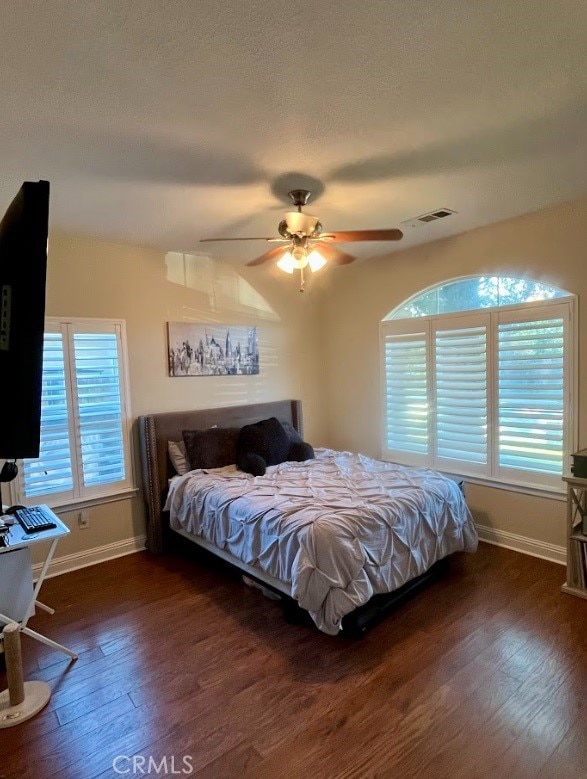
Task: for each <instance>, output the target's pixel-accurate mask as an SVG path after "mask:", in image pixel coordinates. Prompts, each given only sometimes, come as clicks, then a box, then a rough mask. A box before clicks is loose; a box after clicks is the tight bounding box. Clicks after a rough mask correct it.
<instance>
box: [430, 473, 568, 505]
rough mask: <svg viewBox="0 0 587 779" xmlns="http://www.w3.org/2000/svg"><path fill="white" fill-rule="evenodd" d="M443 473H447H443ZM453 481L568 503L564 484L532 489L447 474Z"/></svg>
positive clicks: (492, 480)
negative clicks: (458, 480) (558, 487)
mask: <svg viewBox="0 0 587 779" xmlns="http://www.w3.org/2000/svg"><path fill="white" fill-rule="evenodd" d="M443 473H445V472H444V471H443ZM446 475H447V476H450V477H451V478H453V479H456V478H458V479H462V480H463V481H464V482H465V484H478V485H479V486H481V487H491V488H493V489H495V490H505V491H506V492H519V493H522V494H523V495H532V496H533V497H535V498H547V499H548V500H559V501H566V499H567V492H566V489H565V487H564V485H563V484H562V477H561V487H560V489H557V488H556V487H531V486H530V485H529V484H513V483H511V482H507V481H498V480H497V479H488V478H483V477H482V476H465V475H464V474H457V473H452V474H450V473H447V474H446Z"/></svg>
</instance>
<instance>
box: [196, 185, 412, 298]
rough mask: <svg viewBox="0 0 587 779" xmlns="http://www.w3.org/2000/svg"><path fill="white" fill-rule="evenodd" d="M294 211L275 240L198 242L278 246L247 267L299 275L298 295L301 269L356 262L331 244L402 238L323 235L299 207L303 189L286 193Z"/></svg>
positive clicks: (385, 233)
mask: <svg viewBox="0 0 587 779" xmlns="http://www.w3.org/2000/svg"><path fill="white" fill-rule="evenodd" d="M287 194H288V195H289V197H290V198H291V200H292V202H293V204H294V206H295V207H296V208H297V211H288V212H287V213H286V214H285V219H282V221H281V222H280V223H279V225H278V227H277V231H278V233H279V236H280V237H279V238H257V237H255V238H202V239H201V242H202V243H205V242H210V241H268V242H269V243H281V244H286V245H285V246H276V247H274V248H273V249H269V250H268V251H266V252H265V253H264V254H262V255H261V256H260V257H257V258H256V259H254V260H251V262H248V263H247V265H251V266H254V265H261V264H262V263H264V262H267V261H268V260H277V263H276V264H277V266H278V267H279V268H280V269H281V270H282V271H285V273H290V274H292V273H293V272H294V270H299V271H300V278H301V286H300V292H303V291H304V268H307V267H309V268H310V270H311V271H313V272H315V271H317V270H320V268H322V267H323V266H324V265H326V263H327V262H332V263H334V264H336V265H346V264H347V263H349V262H353V260H355V259H356V257H354V256H353V255H352V254H347V253H346V252H343V251H341V250H340V249H338V248H336V246H332V244H333V243H351V242H354V241H399V240H400V238H402V237H403V233H402V231H401V230H397V229H389V230H342V231H337V232H333V233H330V232H323V229H322V223H321V222H320V220H319V219H318V217H316V216H311V215H310V214H305V213H303V211H302V208H303V206H305V205H306V203H307V202H308V201H309V200H310V197H311V195H312V193H311V192H310V191H309V190H307V189H292V190H291V192H288V193H287Z"/></svg>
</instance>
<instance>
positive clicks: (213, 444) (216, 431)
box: [181, 427, 240, 470]
mask: <svg viewBox="0 0 587 779" xmlns="http://www.w3.org/2000/svg"><path fill="white" fill-rule="evenodd" d="M239 433H240V429H239V428H238V427H211V428H208V429H207V430H183V431H182V434H181V435H182V437H183V441H184V443H185V451H186V456H187V459H188V462H189V464H190V469H191V470H194V469H195V468H223V467H224V466H225V465H232V464H233V463H236V446H237V442H238V437H239Z"/></svg>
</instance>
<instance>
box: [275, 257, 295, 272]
mask: <svg viewBox="0 0 587 779" xmlns="http://www.w3.org/2000/svg"><path fill="white" fill-rule="evenodd" d="M276 264H277V267H278V268H279V270H282V271H283V272H284V273H289V274H290V275H291V274H292V273H293V272H294V270H295V268H296V266H295V263H294V259H293V257H292V256H291V252H286V253H285V254H284V255H283V257H282V258H281V259H280V260H278V261H277V263H276Z"/></svg>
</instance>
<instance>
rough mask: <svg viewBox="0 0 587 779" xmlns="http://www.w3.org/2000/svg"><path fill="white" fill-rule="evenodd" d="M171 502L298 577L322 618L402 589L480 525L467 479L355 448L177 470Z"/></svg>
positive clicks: (222, 542) (239, 553) (300, 590)
mask: <svg viewBox="0 0 587 779" xmlns="http://www.w3.org/2000/svg"><path fill="white" fill-rule="evenodd" d="M165 509H166V510H168V511H169V512H170V525H171V527H172V528H173V529H176V530H184V531H187V532H188V533H190V534H192V535H194V536H198V537H200V538H202V539H204V540H205V541H208V542H209V543H211V544H213V545H214V546H216V547H218V548H219V549H222V550H225V551H227V552H229V553H230V554H232V555H233V556H234V557H236V558H237V559H239V560H241V561H243V562H244V563H247V564H248V565H251V566H253V567H255V568H257V569H259V570H261V571H263V572H264V573H266V574H269V575H270V576H273V577H275V578H277V579H279V580H281V581H282V582H284V583H286V584H287V585H289V586H290V587H291V592H292V596H293V597H294V598H295V599H296V600H297V602H298V603H299V605H300V606H301V607H302V608H303V609H306V610H307V611H308V612H309V613H310V615H311V617H312V619H313V620H314V622H315V623H316V625H317V626H318V628H319V629H320V630H322V631H323V632H325V633H329V634H336V633H337V632H338V631H339V630H340V627H341V620H342V618H343V617H344V616H345V614H348V613H350V612H351V611H353V610H354V609H355V608H357V607H358V606H361V605H363V604H364V603H366V602H367V601H368V600H369V599H370V598H371V597H372V596H373V595H376V594H380V593H387V592H392V591H393V590H395V589H397V588H398V587H401V586H402V585H403V584H405V583H406V582H408V581H410V580H411V579H413V578H415V577H417V576H419V575H420V574H422V573H424V572H425V571H427V570H428V569H429V568H430V567H431V566H432V565H433V564H434V563H435V562H436V561H438V560H440V559H442V558H444V557H446V556H447V555H450V554H452V553H453V552H457V551H463V550H464V551H467V552H474V551H475V550H476V548H477V534H476V531H475V526H474V524H473V521H472V518H471V515H470V512H469V510H468V508H467V505H466V503H465V499H464V497H463V494H462V492H461V490H460V489H459V486H458V484H457V483H456V482H455V481H453V480H451V479H449V478H447V477H445V476H443V475H442V474H440V473H438V472H436V471H432V470H429V469H422V468H408V467H404V466H400V465H395V464H393V463H387V462H382V461H379V460H373V459H371V458H369V457H365V456H364V455H360V454H354V453H351V452H336V451H333V450H330V449H318V450H316V459H315V460H308V461H306V462H303V463H296V462H287V463H282V464H281V465H276V466H272V467H269V468H268V469H267V472H266V474H265V475H264V476H256V477H253V476H251V475H249V474H246V473H243V472H242V471H239V470H238V469H237V468H236V466H233V465H231V466H227V467H225V468H217V469H214V470H197V471H190V472H189V473H187V474H185V475H184V476H179V477H176V478H175V479H173V480H172V483H171V485H170V488H169V493H168V497H167V502H166V505H165Z"/></svg>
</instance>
